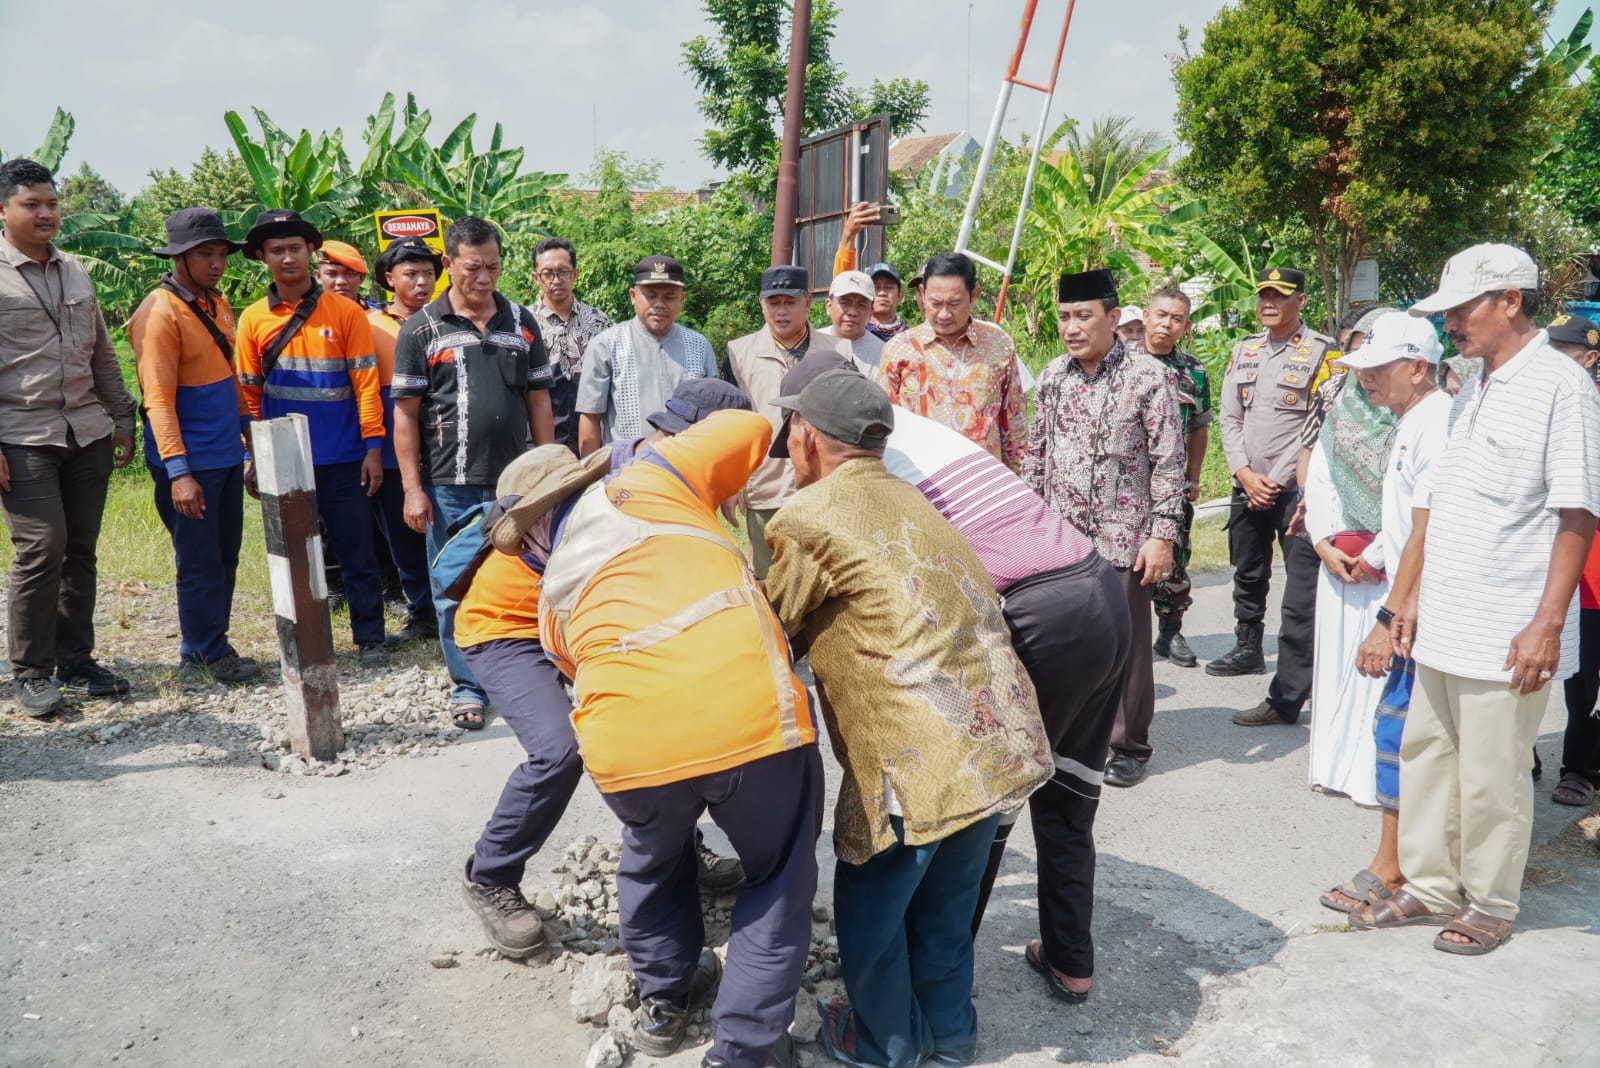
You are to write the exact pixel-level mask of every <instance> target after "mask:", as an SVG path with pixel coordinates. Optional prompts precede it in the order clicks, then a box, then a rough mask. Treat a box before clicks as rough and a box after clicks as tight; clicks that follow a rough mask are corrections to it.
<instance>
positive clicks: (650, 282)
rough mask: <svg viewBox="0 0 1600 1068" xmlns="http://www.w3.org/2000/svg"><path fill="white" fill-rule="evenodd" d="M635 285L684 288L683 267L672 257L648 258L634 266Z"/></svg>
mask: <svg viewBox="0 0 1600 1068" xmlns="http://www.w3.org/2000/svg"><path fill="white" fill-rule="evenodd" d="M633 284H634V285H636V286H677V287H678V288H679V289H682V288H683V287H684V281H683V267H682V265H681V264H679V263H678V261H677V260H675V259H673V258H672V257H671V256H646V257H645V258H644V259H642V260H640V261H639V262H638V263H636V264H634V265H633Z"/></svg>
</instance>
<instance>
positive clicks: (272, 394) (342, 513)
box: [236, 286, 384, 645]
mask: <svg viewBox="0 0 1600 1068" xmlns="http://www.w3.org/2000/svg"><path fill="white" fill-rule="evenodd" d="M294 311H295V305H294V304H292V303H289V302H287V301H284V300H281V299H279V297H278V290H277V287H276V286H268V287H267V295H266V296H265V297H263V298H261V299H260V300H258V301H256V302H255V303H254V304H252V305H250V307H248V308H246V309H245V310H244V313H243V314H241V315H240V316H239V337H238V340H239V343H238V357H237V361H236V365H237V368H238V373H239V383H240V385H241V386H242V387H243V390H244V398H245V403H246V404H248V405H249V406H250V414H251V415H253V416H254V417H256V418H257V419H277V418H280V417H282V416H286V415H293V414H299V415H304V416H305V417H306V419H307V420H308V422H309V423H310V427H309V429H310V434H311V463H312V466H313V468H314V470H315V475H316V484H317V510H318V512H319V513H320V514H321V516H322V526H323V533H324V534H325V536H326V537H327V540H328V542H329V544H330V545H331V546H332V548H333V551H334V555H335V556H337V558H338V560H339V569H340V574H341V577H342V578H343V579H344V588H345V602H346V603H347V604H348V605H349V606H350V629H351V632H352V635H353V637H354V639H355V642H356V644H357V645H369V644H372V643H374V642H382V641H383V640H384V632H383V583H382V579H381V577H380V576H379V573H378V558H377V556H376V554H375V553H374V552H373V545H372V521H371V515H370V512H369V507H370V505H369V502H368V499H367V493H366V489H365V487H363V486H362V484H361V461H362V460H363V459H365V458H366V454H367V451H368V450H369V449H376V448H379V447H381V446H382V444H383V438H384V433H383V402H382V400H381V399H380V397H379V394H378V357H377V354H376V352H375V351H374V348H373V344H372V325H371V324H370V323H369V322H368V321H367V313H366V311H365V310H363V309H362V308H361V306H360V305H358V304H356V302H355V301H353V300H349V299H347V298H345V297H341V296H339V295H338V294H337V293H328V292H321V293H319V294H318V295H317V306H316V308H315V309H314V310H313V311H312V313H311V315H310V316H309V317H308V318H307V319H306V321H305V324H304V325H303V326H302V327H301V328H300V330H299V332H298V333H296V334H295V336H294V339H293V340H291V341H290V342H289V343H288V344H287V345H285V346H284V348H283V351H282V352H281V353H280V354H279V356H278V361H277V363H276V364H274V365H273V367H272V369H271V373H270V374H266V375H263V374H262V371H261V353H262V350H263V349H265V348H266V347H267V346H268V345H269V344H270V343H271V341H272V339H273V337H274V336H276V335H277V333H278V332H279V331H280V330H282V329H283V328H284V326H285V325H286V324H287V323H288V321H289V319H290V318H291V317H292V316H293V315H294Z"/></svg>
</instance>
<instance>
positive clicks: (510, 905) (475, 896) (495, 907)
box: [461, 860, 545, 960]
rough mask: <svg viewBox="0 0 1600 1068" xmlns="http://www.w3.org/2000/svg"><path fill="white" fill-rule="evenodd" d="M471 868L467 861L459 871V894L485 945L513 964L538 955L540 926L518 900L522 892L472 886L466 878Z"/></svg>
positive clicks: (530, 908) (529, 907)
mask: <svg viewBox="0 0 1600 1068" xmlns="http://www.w3.org/2000/svg"><path fill="white" fill-rule="evenodd" d="M471 866H472V862H471V861H470V860H469V861H468V862H467V866H466V867H464V868H462V869H461V893H462V895H463V896H465V897H466V899H467V907H468V908H469V909H471V910H472V911H473V913H474V914H475V915H476V916H477V917H478V920H479V921H480V922H481V923H482V924H483V933H484V935H485V937H487V938H488V939H489V944H490V945H491V946H493V947H494V948H495V949H498V950H499V951H500V953H501V955H502V956H506V957H511V958H513V959H515V960H526V959H527V958H528V957H530V956H532V955H533V954H534V953H539V952H542V951H543V950H544V948H545V942H544V923H543V922H541V921H540V919H539V914H538V913H537V912H534V911H533V906H532V905H530V904H528V899H527V898H525V897H523V896H522V891H521V890H519V889H517V888H516V887H515V886H501V885H499V884H497V883H475V882H473V881H472V880H471V879H470V878H468V876H467V871H468V870H469V869H470V868H471Z"/></svg>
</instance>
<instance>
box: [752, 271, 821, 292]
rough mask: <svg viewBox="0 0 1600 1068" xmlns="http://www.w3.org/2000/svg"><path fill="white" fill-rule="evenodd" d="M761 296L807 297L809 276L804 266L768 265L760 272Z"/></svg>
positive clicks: (809, 286)
mask: <svg viewBox="0 0 1600 1068" xmlns="http://www.w3.org/2000/svg"><path fill="white" fill-rule="evenodd" d="M761 295H762V296H763V297H809V296H810V295H811V276H810V275H809V274H808V273H806V269H805V268H804V267H794V266H780V267H768V268H767V269H766V270H764V271H762V272H761Z"/></svg>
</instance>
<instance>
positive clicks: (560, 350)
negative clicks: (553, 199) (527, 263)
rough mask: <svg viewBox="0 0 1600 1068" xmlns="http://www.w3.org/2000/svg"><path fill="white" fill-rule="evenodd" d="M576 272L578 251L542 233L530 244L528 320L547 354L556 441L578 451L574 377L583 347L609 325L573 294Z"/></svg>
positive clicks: (580, 364) (600, 313)
mask: <svg viewBox="0 0 1600 1068" xmlns="http://www.w3.org/2000/svg"><path fill="white" fill-rule="evenodd" d="M577 275H578V252H577V250H576V249H574V248H573V247H572V242H571V241H568V240H567V239H566V238H562V237H547V238H545V239H544V240H543V241H540V242H539V243H538V244H537V245H535V246H534V247H533V280H534V281H535V282H536V283H538V286H539V301H538V303H537V304H535V305H534V306H533V320H534V322H535V323H536V324H538V327H539V339H540V340H541V341H543V342H544V348H545V351H546V352H547V353H549V354H550V368H551V370H552V371H554V372H555V377H554V378H553V379H552V381H551V384H550V410H551V413H552V415H554V417H555V428H556V437H555V440H556V441H557V442H559V443H560V444H562V445H565V446H566V447H567V448H569V449H571V450H573V451H574V452H576V451H577V449H578V413H577V411H576V410H575V408H576V405H577V401H578V378H579V377H580V375H581V374H582V372H583V350H584V349H585V348H586V347H588V344H589V342H590V341H591V340H593V339H594V337H595V335H597V334H599V333H600V332H601V331H602V330H605V329H607V328H609V327H610V326H611V319H610V317H609V316H607V315H606V313H605V312H603V311H601V310H600V309H599V308H596V307H595V306H594V305H592V304H585V303H584V302H583V301H581V300H578V299H577V297H575V296H574V295H573V292H572V286H573V283H574V282H575V280H576V279H577Z"/></svg>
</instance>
